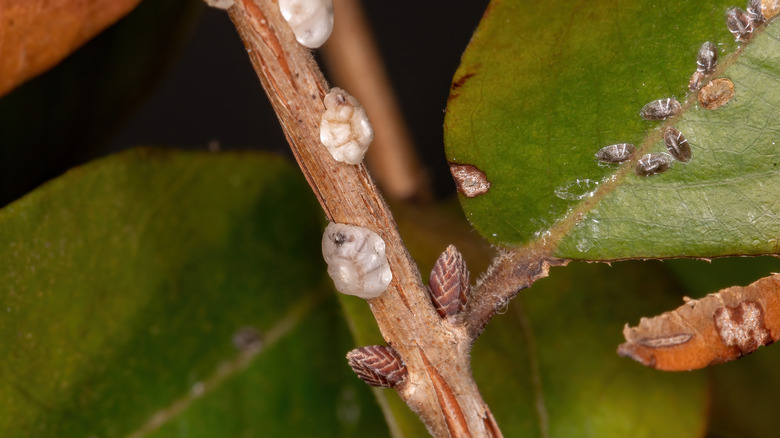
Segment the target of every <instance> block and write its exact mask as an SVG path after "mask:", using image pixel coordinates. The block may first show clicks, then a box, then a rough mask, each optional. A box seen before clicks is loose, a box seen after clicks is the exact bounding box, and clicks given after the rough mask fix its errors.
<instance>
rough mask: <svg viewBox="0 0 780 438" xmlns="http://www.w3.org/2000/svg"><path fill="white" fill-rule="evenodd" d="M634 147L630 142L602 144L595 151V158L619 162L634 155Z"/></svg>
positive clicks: (603, 161) (604, 161)
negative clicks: (601, 146) (602, 145)
mask: <svg viewBox="0 0 780 438" xmlns="http://www.w3.org/2000/svg"><path fill="white" fill-rule="evenodd" d="M635 151H636V148H635V147H634V145H632V144H630V143H618V144H611V145H609V146H604V147H603V148H601V149H599V151H598V152H596V159H597V160H599V161H601V162H602V163H621V162H623V161H626V160H628V159H629V158H631V157H632V156H633V155H634V152H635Z"/></svg>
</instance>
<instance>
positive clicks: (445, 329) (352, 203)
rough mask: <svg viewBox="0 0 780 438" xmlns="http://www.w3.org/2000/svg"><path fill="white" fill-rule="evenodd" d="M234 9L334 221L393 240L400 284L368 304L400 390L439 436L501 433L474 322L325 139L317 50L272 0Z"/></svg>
mask: <svg viewBox="0 0 780 438" xmlns="http://www.w3.org/2000/svg"><path fill="white" fill-rule="evenodd" d="M228 12H229V14H230V18H231V19H232V20H233V23H234V24H235V26H236V28H237V29H238V32H239V34H240V35H241V38H242V39H243V41H244V45H245V46H246V48H247V51H248V52H249V57H250V59H251V61H252V64H253V65H254V68H255V71H256V72H257V74H258V77H259V78H260V81H261V82H262V84H263V88H264V89H265V91H266V93H267V94H268V97H269V99H270V101H271V104H272V105H273V107H274V110H275V111H276V114H277V116H278V117H279V121H280V122H281V125H282V128H283V130H284V132H285V135H286V137H287V140H288V142H289V143H290V147H291V148H292V151H293V154H294V156H295V158H296V160H297V161H298V164H299V166H300V168H301V170H302V172H303V174H304V176H305V177H306V179H307V181H308V182H309V185H310V186H311V187H312V189H313V191H314V193H315V195H316V196H317V199H318V200H319V202H320V205H322V208H323V210H324V211H325V214H326V215H327V217H328V219H330V220H331V221H335V222H339V223H346V224H352V225H359V226H362V227H366V228H369V229H371V230H373V231H375V232H376V233H378V234H379V235H380V236H381V237H382V238H383V239H384V241H385V243H386V246H387V247H386V254H387V258H388V262H389V264H390V268H391V270H392V272H393V281H392V283H391V284H390V287H389V288H388V290H387V291H386V292H385V293H384V294H382V295H381V296H380V297H378V298H374V299H372V300H369V301H368V303H369V306H370V307H371V310H372V312H373V314H374V317H375V318H376V320H377V324H378V325H379V328H380V330H381V331H382V334H383V336H384V338H385V340H386V341H387V343H388V344H389V345H390V346H391V347H393V348H394V349H395V350H396V351H397V352H398V353H399V354H400V355H401V357H402V358H403V360H404V363H405V365H406V368H407V370H408V373H409V377H408V378H407V379H406V380H405V381H404V383H403V384H402V385H399V387H397V388H396V389H397V390H398V393H399V394H400V395H401V397H402V398H403V399H404V401H405V402H406V403H407V404H408V405H409V406H410V407H411V408H412V410H413V411H415V412H416V413H417V414H418V415H419V416H420V418H421V419H422V420H423V422H424V423H425V425H426V427H427V428H428V430H429V431H430V432H431V434H433V435H434V436H437V437H446V436H454V437H466V436H483V437H495V436H501V433H500V431H499V430H498V427H497V426H496V423H495V420H494V419H493V415H492V414H491V413H490V410H489V409H488V407H487V405H486V404H485V402H484V401H483V400H482V397H481V395H480V393H479V390H478V389H477V386H476V383H475V382H474V380H473V378H472V375H471V367H470V365H469V350H470V348H471V344H472V339H471V338H470V337H469V335H468V333H467V332H466V330H465V327H463V326H462V325H453V324H450V323H448V322H446V321H444V320H443V319H442V318H441V317H440V316H439V315H438V314H437V313H436V311H435V310H434V309H433V306H432V304H431V301H430V298H429V296H428V291H427V288H426V286H425V285H423V284H422V280H421V278H420V273H419V271H418V269H417V266H416V265H415V264H414V261H413V260H412V259H411V257H410V256H409V253H408V252H407V250H406V248H405V246H404V245H403V242H402V241H401V238H400V235H399V234H398V230H397V227H396V224H395V221H394V220H393V217H392V215H391V214H390V211H389V209H388V207H387V205H386V204H385V202H384V200H383V199H382V197H381V196H380V195H379V193H378V192H377V189H376V187H375V186H374V184H373V182H372V180H371V178H370V176H369V174H368V173H367V171H366V169H365V167H364V166H363V165H357V166H353V165H348V164H343V163H339V162H336V161H334V160H333V158H332V157H331V156H330V154H329V153H328V151H327V150H326V148H325V147H324V146H322V144H320V141H319V125H320V116H321V114H322V112H323V111H324V109H325V107H324V105H323V97H324V95H325V93H326V91H327V88H328V86H327V84H326V83H325V80H324V79H323V77H322V74H321V72H320V70H319V68H318V66H317V64H316V62H315V61H314V59H313V58H312V56H311V54H310V53H309V51H308V50H306V49H305V48H304V47H302V46H301V45H299V44H298V43H297V42H296V41H295V37H294V36H293V34H292V31H291V30H290V28H289V27H288V26H287V23H286V22H285V21H284V19H283V18H282V16H281V14H280V12H279V8H278V6H277V5H276V3H274V2H272V1H271V0H262V1H261V0H236V2H235V3H234V5H233V6H232V7H231V8H230V9H229V10H228ZM345 366H346V364H345Z"/></svg>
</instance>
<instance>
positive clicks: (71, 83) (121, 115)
mask: <svg viewBox="0 0 780 438" xmlns="http://www.w3.org/2000/svg"><path fill="white" fill-rule="evenodd" d="M487 3H488V2H487V0H479V1H465V0H435V1H433V0H429V1H426V2H419V1H410V0H403V1H396V2H379V1H371V2H364V7H365V8H366V13H367V15H368V17H369V21H370V24H371V26H372V28H373V30H374V33H375V36H376V39H377V42H378V45H379V47H380V50H381V54H382V56H383V58H384V60H385V64H386V67H387V69H388V73H389V76H390V78H391V81H392V84H393V86H394V88H395V92H396V94H397V96H398V98H399V101H400V104H401V107H402V111H403V113H404V115H405V117H406V120H407V123H408V124H409V127H410V129H411V132H412V135H413V136H414V141H415V143H416V145H417V146H418V148H419V151H420V156H421V159H422V160H423V162H424V165H425V166H426V167H427V168H428V173H429V175H430V177H431V182H432V183H433V186H434V191H435V195H436V196H437V197H439V198H441V197H446V196H448V195H450V194H452V193H454V186H453V184H452V181H451V178H450V176H449V171H448V169H447V166H446V161H445V159H444V149H443V147H444V146H443V141H442V124H443V120H444V109H445V107H446V101H447V96H448V94H449V88H450V83H451V80H452V76H453V74H454V73H455V70H456V68H457V66H458V63H459V61H460V56H461V54H462V53H463V50H464V49H465V47H466V45H467V44H468V41H469V39H470V37H471V34H472V33H473V31H474V29H475V28H476V26H477V24H478V22H479V19H480V18H481V16H482V13H483V11H484V9H485V7H486V6H487ZM336 19H338V9H336ZM326 75H327V71H326ZM336 85H338V84H336ZM210 143H211V144H212V146H213V145H215V144H218V145H219V148H220V149H222V150H233V149H264V150H271V151H275V152H278V153H280V154H287V155H288V156H289V155H290V153H289V151H288V148H287V144H286V141H285V140H284V137H283V135H282V132H281V128H280V127H279V124H278V122H277V119H276V116H275V115H274V113H273V111H272V109H271V107H270V104H269V103H268V100H267V98H266V96H265V94H264V92H263V90H262V88H261V86H260V83H259V80H258V79H257V77H256V76H255V73H254V71H253V69H252V66H251V64H250V62H249V58H248V57H247V55H246V51H245V49H244V47H243V45H242V44H241V41H240V39H239V38H238V35H237V33H236V30H235V28H234V27H233V25H232V23H231V22H230V20H229V19H228V17H227V14H226V13H225V12H224V11H221V10H217V9H211V8H208V7H205V6H203V5H202V2H201V1H200V0H146V1H144V2H142V3H141V5H140V6H139V7H138V8H137V9H136V10H135V11H133V12H132V13H131V14H130V15H129V16H127V17H125V18H124V19H122V20H121V21H120V22H118V23H117V24H116V25H114V26H112V27H111V28H109V29H108V30H107V31H105V32H103V33H102V34H101V35H100V36H99V37H97V38H96V39H94V40H92V41H90V42H89V43H88V44H86V45H85V46H84V47H83V48H82V49H80V50H79V51H77V52H76V53H75V54H74V55H73V56H71V57H69V58H68V59H67V60H66V61H65V62H63V63H61V64H60V65H58V66H57V67H55V68H54V69H53V70H51V71H49V72H48V73H46V74H44V75H42V76H40V77H38V78H36V79H34V80H32V81H30V82H28V83H26V84H24V85H23V86H22V87H20V88H19V89H17V90H15V91H14V92H12V93H11V94H10V95H8V96H6V97H4V98H3V99H2V100H0V154H1V155H0V181H1V182H2V193H0V201H2V204H6V203H8V202H10V201H12V200H14V199H17V198H18V197H20V196H22V195H23V194H24V193H26V192H29V191H30V190H32V189H33V188H35V187H36V186H38V185H40V184H41V183H43V182H45V181H46V180H48V179H51V178H53V177H56V176H57V175H59V174H61V173H62V172H64V171H66V170H67V169H69V168H71V167H74V166H77V165H79V164H81V163H84V162H86V161H89V160H91V159H94V158H97V157H100V156H103V155H107V154H109V153H114V152H117V151H120V150H123V149H126V148H130V147H133V146H139V145H147V146H148V145H152V146H164V147H177V148H186V149H208V147H209V144H210Z"/></svg>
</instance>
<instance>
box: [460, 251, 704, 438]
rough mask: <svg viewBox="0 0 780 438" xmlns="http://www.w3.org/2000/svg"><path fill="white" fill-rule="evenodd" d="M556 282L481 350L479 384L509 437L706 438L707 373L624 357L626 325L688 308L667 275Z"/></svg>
mask: <svg viewBox="0 0 780 438" xmlns="http://www.w3.org/2000/svg"><path fill="white" fill-rule="evenodd" d="M551 274H552V275H550V277H549V278H547V279H544V280H541V281H538V282H537V283H535V284H534V286H533V288H532V289H529V290H527V291H525V292H523V293H522V294H521V295H519V296H518V297H517V298H515V300H514V301H513V302H512V303H511V304H510V306H509V308H508V311H507V313H506V314H504V315H500V316H499V317H498V318H496V319H495V320H494V321H493V322H492V323H491V324H490V328H489V329H488V330H487V331H485V333H484V334H483V335H482V337H481V338H480V340H479V342H477V343H476V344H475V346H474V352H473V366H474V376H475V378H476V380H477V383H478V384H479V387H480V389H481V391H482V393H483V394H484V396H485V400H486V401H487V402H488V404H489V405H490V408H491V410H492V411H493V413H494V414H495V416H496V419H497V421H498V424H499V425H500V426H501V430H502V432H503V433H504V435H505V436H523V437H536V436H539V437H567V438H568V437H627V436H630V437H660V436H663V437H691V436H701V433H702V431H703V430H704V428H705V425H706V421H707V405H708V403H707V385H706V380H705V376H706V374H704V373H703V372H701V371H700V372H692V373H659V372H657V371H654V370H651V369H647V368H644V367H642V366H640V365H639V364H636V363H634V362H632V361H629V360H626V359H623V358H620V357H618V356H617V355H616V354H615V346H616V345H617V344H618V343H620V342H621V341H622V336H621V334H620V329H621V328H622V326H623V324H625V323H626V322H629V321H635V320H636V319H638V318H639V316H640V315H642V314H643V313H644V312H647V311H648V309H656V310H661V309H665V308H667V307H669V306H672V305H674V304H676V303H678V302H679V295H677V294H675V293H674V292H675V291H679V288H678V286H677V285H676V284H675V283H674V282H673V281H671V280H670V278H669V276H668V275H665V273H664V271H663V269H661V266H659V264H657V263H648V262H642V263H640V262H625V263H617V264H615V265H614V266H613V267H608V266H606V265H583V264H571V265H569V266H568V267H566V268H554V269H553V271H552V273H551ZM658 291H664V293H659V292H658ZM673 303H674V304H673Z"/></svg>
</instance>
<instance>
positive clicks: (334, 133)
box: [320, 88, 374, 164]
mask: <svg viewBox="0 0 780 438" xmlns="http://www.w3.org/2000/svg"><path fill="white" fill-rule="evenodd" d="M373 140H374V129H373V128H372V127H371V122H370V121H369V120H368V115H367V114H366V110H365V108H363V106H362V105H360V102H358V101H357V99H355V98H354V97H352V96H350V95H349V93H347V92H346V91H344V90H342V89H341V88H333V89H331V90H330V92H329V93H328V94H327V95H326V96H325V112H323V113H322V119H321V121H320V141H321V142H322V144H324V145H325V147H327V148H328V151H330V154H331V155H332V156H333V159H335V160H336V161H341V162H343V163H347V164H360V162H361V161H363V156H364V155H365V154H366V151H367V150H368V147H369V146H370V145H371V142H372V141H373Z"/></svg>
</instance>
